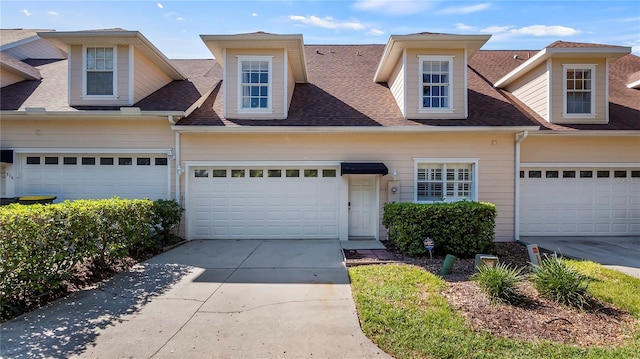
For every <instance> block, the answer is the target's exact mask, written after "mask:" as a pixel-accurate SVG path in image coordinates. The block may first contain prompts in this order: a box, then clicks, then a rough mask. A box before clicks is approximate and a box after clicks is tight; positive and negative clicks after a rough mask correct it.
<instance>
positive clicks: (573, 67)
mask: <svg viewBox="0 0 640 359" xmlns="http://www.w3.org/2000/svg"><path fill="white" fill-rule="evenodd" d="M567 70H591V112H590V113H567ZM596 116H597V114H596V65H595V64H562V117H563V118H589V119H591V118H596Z"/></svg>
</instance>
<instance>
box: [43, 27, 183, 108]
mask: <svg viewBox="0 0 640 359" xmlns="http://www.w3.org/2000/svg"><path fill="white" fill-rule="evenodd" d="M38 35H40V36H41V37H42V38H45V39H47V40H49V41H51V42H53V43H54V44H55V45H56V46H58V47H60V48H63V49H66V51H67V53H68V58H69V59H68V61H69V63H68V69H69V72H68V84H69V91H68V93H69V105H70V106H131V105H133V104H135V103H136V102H138V101H140V100H142V99H143V98H145V97H146V96H148V95H150V94H151V93H153V92H155V91H157V90H159V89H160V88H161V87H163V86H165V85H167V84H168V83H170V82H171V81H173V80H184V79H185V78H186V77H185V76H184V75H183V74H182V72H181V71H180V70H179V69H178V68H177V67H175V66H174V65H173V64H172V63H171V62H170V61H169V59H167V58H166V57H165V56H164V55H163V54H162V53H161V52H160V50H158V49H157V48H156V47H155V46H153V44H151V42H149V40H147V39H146V38H145V37H144V36H142V34H141V33H139V32H137V31H126V30H122V29H113V30H97V31H73V32H57V31H56V32H43V33H38Z"/></svg>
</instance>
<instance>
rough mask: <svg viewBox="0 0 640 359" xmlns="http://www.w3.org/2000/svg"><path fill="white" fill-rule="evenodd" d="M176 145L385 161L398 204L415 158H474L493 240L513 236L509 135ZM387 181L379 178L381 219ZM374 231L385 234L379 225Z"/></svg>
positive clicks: (236, 156) (196, 150)
mask: <svg viewBox="0 0 640 359" xmlns="http://www.w3.org/2000/svg"><path fill="white" fill-rule="evenodd" d="M180 143H181V149H180V153H181V155H180V161H203V162H213V161H300V162H304V161H328V162H334V161H335V162H336V163H339V162H342V161H356V162H357V161H365V162H369V161H372V162H384V163H385V164H386V165H387V167H388V168H389V171H390V172H392V171H394V170H396V171H397V172H398V181H400V191H401V192H400V198H401V201H403V202H411V201H413V200H414V183H415V180H414V178H415V173H414V158H440V159H453V158H479V162H478V173H477V179H478V188H479V195H478V200H479V201H482V202H491V203H494V204H495V205H496V207H497V210H498V217H497V219H496V240H498V241H511V240H513V238H514V232H513V229H514V225H513V221H514V170H513V165H514V144H513V134H482V133H475V134H460V133H458V134H387V135H382V134H247V135H240V134H182V135H181V140H180ZM381 143H384V146H381V145H380V144H381ZM182 178H183V180H182V181H181V186H182V189H181V191H182V196H183V197H185V198H186V197H187V196H186V195H185V192H184V191H185V182H186V181H187V180H188V178H187V177H185V176H183V177H182ZM390 179H391V178H390V176H389V175H387V176H383V177H381V179H380V181H379V182H380V183H379V186H380V187H379V188H378V191H379V194H380V209H379V211H380V221H381V218H382V214H383V210H382V207H383V205H384V204H385V203H386V202H387V193H386V188H387V181H389V180H390ZM379 233H380V238H382V239H385V238H386V229H385V228H384V227H383V226H382V225H380V228H379Z"/></svg>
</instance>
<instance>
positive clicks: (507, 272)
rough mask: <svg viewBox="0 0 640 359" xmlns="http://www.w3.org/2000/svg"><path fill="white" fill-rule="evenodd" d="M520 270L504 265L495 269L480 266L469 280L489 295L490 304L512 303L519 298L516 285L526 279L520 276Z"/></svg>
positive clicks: (499, 265) (501, 264)
mask: <svg viewBox="0 0 640 359" xmlns="http://www.w3.org/2000/svg"><path fill="white" fill-rule="evenodd" d="M522 269H523V268H518V267H511V266H509V265H506V264H504V263H500V264H498V265H497V266H495V267H493V266H488V265H482V266H480V267H478V272H477V273H475V274H473V275H472V276H471V279H472V280H473V281H475V282H476V283H478V285H479V286H480V288H482V290H483V291H484V292H485V293H487V294H488V295H489V298H490V299H491V301H492V302H494V303H496V302H500V301H503V302H507V303H512V302H514V301H515V300H516V299H518V297H519V294H518V283H520V282H522V281H523V280H524V279H525V278H526V276H525V275H523V274H522Z"/></svg>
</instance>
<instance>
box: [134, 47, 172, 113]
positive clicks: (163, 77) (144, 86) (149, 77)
mask: <svg viewBox="0 0 640 359" xmlns="http://www.w3.org/2000/svg"><path fill="white" fill-rule="evenodd" d="M171 81H172V80H171V78H170V77H169V76H167V74H165V73H164V71H162V69H160V67H158V66H157V65H156V64H154V63H153V62H152V61H151V60H149V58H148V57H146V56H145V55H144V54H143V53H142V52H141V51H140V50H138V49H135V48H134V50H133V87H134V88H133V93H134V95H133V103H136V102H138V101H140V100H142V99H143V98H145V97H147V96H149V95H150V94H152V93H153V92H155V91H157V90H158V89H160V88H161V87H163V86H165V85H167V84H168V83H170V82H171Z"/></svg>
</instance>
